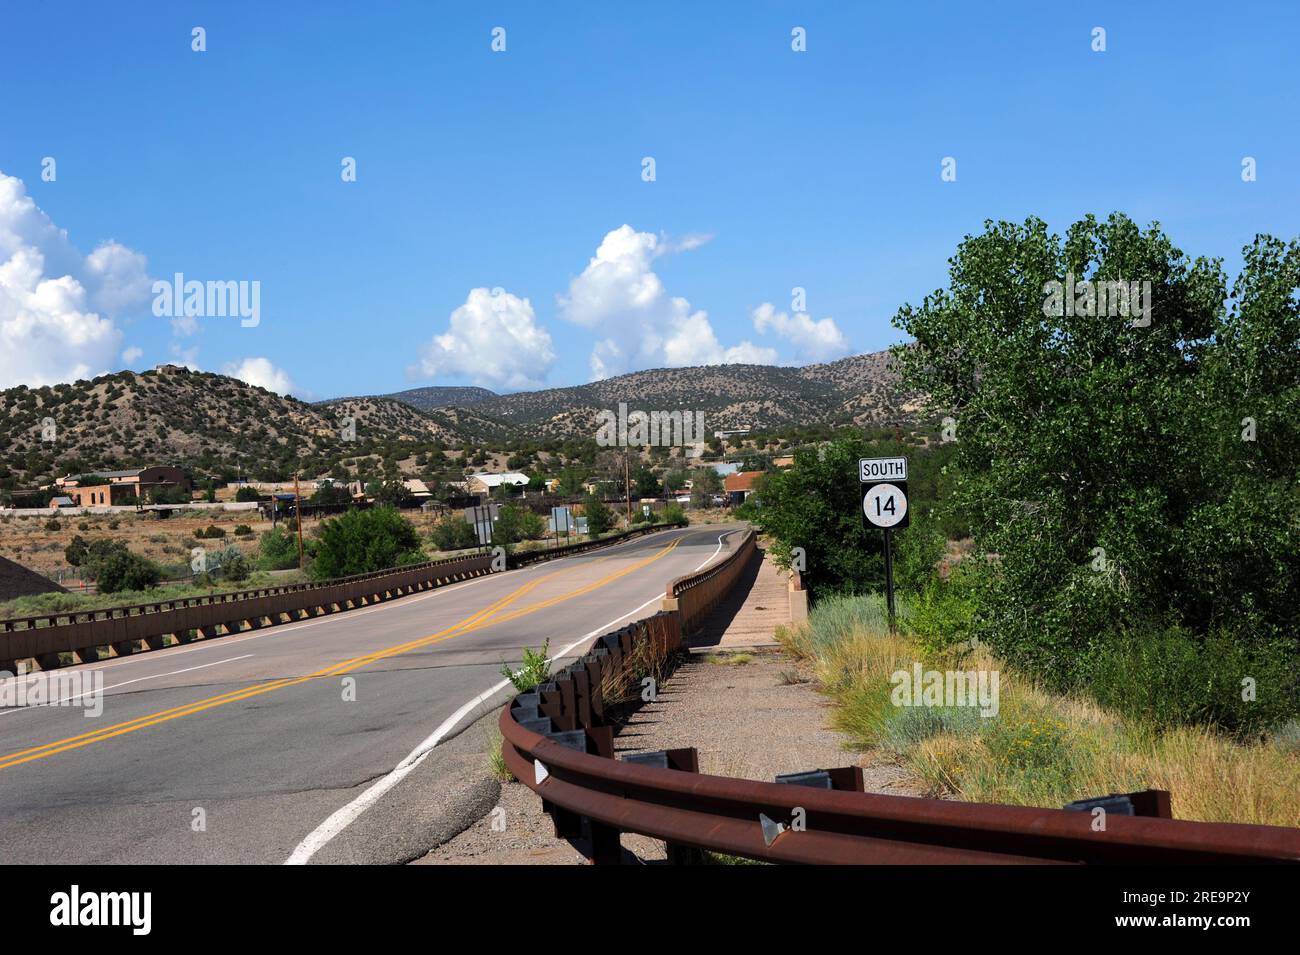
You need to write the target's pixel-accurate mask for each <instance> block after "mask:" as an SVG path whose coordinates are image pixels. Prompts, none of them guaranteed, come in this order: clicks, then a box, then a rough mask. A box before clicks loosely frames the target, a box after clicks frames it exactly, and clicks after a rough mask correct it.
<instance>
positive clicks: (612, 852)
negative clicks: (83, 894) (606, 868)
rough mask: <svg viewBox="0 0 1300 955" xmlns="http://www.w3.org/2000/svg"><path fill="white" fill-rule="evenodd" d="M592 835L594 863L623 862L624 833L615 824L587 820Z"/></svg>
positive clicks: (610, 863)
mask: <svg viewBox="0 0 1300 955" xmlns="http://www.w3.org/2000/svg"><path fill="white" fill-rule="evenodd" d="M587 829H588V831H589V832H590V835H591V862H592V864H593V865H621V864H622V862H623V844H622V842H621V841H620V837H621V836H622V833H620V832H619V831H618V830H617V829H615V828H614V827H613V826H607V825H605V824H604V823H600V822H596V821H595V820H594V819H588V820H587Z"/></svg>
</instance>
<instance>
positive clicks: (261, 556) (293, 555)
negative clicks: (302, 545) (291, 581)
mask: <svg viewBox="0 0 1300 955" xmlns="http://www.w3.org/2000/svg"><path fill="white" fill-rule="evenodd" d="M258 563H259V564H260V565H261V566H262V569H263V570H289V569H291V568H293V567H297V566H298V538H297V537H296V536H295V535H294V534H290V533H289V532H288V531H286V530H285V529H284V528H283V527H273V528H271V529H270V530H269V531H266V532H265V533H264V534H263V535H262V539H261V540H260V541H259V542H258Z"/></svg>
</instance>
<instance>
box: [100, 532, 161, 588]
mask: <svg viewBox="0 0 1300 955" xmlns="http://www.w3.org/2000/svg"><path fill="white" fill-rule="evenodd" d="M115 543H116V544H117V546H116V547H113V548H112V549H110V550H109V551H108V553H106V554H104V555H103V556H100V557H96V558H95V559H93V560H92V561H91V562H90V563H89V565H88V566H89V570H90V572H91V574H92V575H93V576H94V578H95V582H96V584H97V585H98V587H99V592H100V593H104V594H112V593H117V592H118V591H119V590H148V589H149V588H150V587H153V586H155V585H156V584H157V583H158V581H159V580H160V579H161V578H162V571H161V570H160V569H159V567H158V565H157V564H155V563H154V562H153V561H151V560H146V559H145V558H144V557H141V556H140V555H139V554H133V553H132V552H131V551H129V550H127V549H126V545H125V544H122V543H120V542H115Z"/></svg>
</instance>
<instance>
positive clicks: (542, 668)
mask: <svg viewBox="0 0 1300 955" xmlns="http://www.w3.org/2000/svg"><path fill="white" fill-rule="evenodd" d="M550 649H551V641H550V638H549V637H548V638H547V639H546V641H545V642H543V643H542V648H541V649H540V650H532V649H530V648H528V647H524V661H523V663H521V664H520V665H519V669H518V670H512V669H510V664H508V663H503V664H501V675H502V676H504V677H505V678H506V679H507V680H509V681H510V682H511V683H513V684H514V687H515V689H516V690H518V691H519V692H520V693H527V692H528V691H529V690H531V689H533V688H534V687H536V686H537V685H538V684H540V683H545V682H546V681H547V680H548V679H549V678H550V676H551V661H550V660H549V659H548V657H549V654H550Z"/></svg>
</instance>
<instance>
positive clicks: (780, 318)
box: [750, 302, 851, 362]
mask: <svg viewBox="0 0 1300 955" xmlns="http://www.w3.org/2000/svg"><path fill="white" fill-rule="evenodd" d="M750 317H751V318H752V319H753V320H754V329H755V330H756V331H757V332H758V333H759V334H760V335H766V334H767V333H768V332H772V333H773V334H775V335H777V336H778V337H780V338H785V339H788V340H789V341H791V342H793V343H794V344H795V353H796V354H797V355H798V356H799V357H800V358H801V359H803V360H804V361H810V362H821V361H832V360H834V359H836V358H843V357H844V356H845V355H847V354H848V353H849V352H850V350H851V349H850V347H849V340H848V339H847V338H845V337H844V333H843V332H841V331H840V329H839V326H838V325H836V324H835V319H833V318H823V319H821V320H820V321H816V322H815V321H813V320H812V317H811V316H809V314H808V313H807V312H795V313H794V314H793V315H787V314H786V313H785V312H778V311H777V310H776V306H775V305H773V304H772V303H771V302H764V303H763V304H762V305H760V306H758V308H756V309H754V310H753V312H751V313H750Z"/></svg>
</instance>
